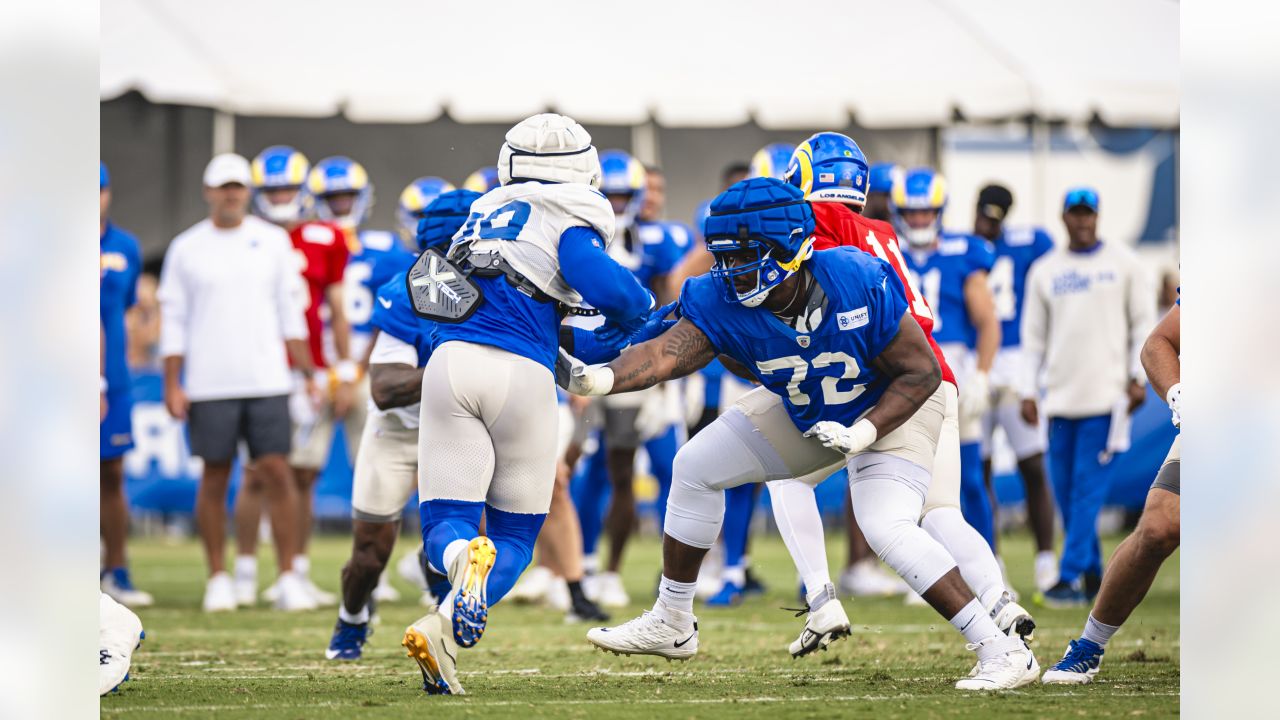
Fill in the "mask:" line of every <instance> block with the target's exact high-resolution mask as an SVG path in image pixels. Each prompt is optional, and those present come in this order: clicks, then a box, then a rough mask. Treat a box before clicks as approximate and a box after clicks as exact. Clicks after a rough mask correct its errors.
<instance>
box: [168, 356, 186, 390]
mask: <svg viewBox="0 0 1280 720" xmlns="http://www.w3.org/2000/svg"><path fill="white" fill-rule="evenodd" d="M181 385H182V356H181V355H166V356H165V358H164V386H165V387H179V386H181Z"/></svg>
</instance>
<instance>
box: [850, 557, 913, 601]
mask: <svg viewBox="0 0 1280 720" xmlns="http://www.w3.org/2000/svg"><path fill="white" fill-rule="evenodd" d="M910 590H911V588H910V587H909V586H908V585H907V583H906V582H904V581H903V580H902V578H900V577H898V576H897V575H893V574H891V573H889V572H886V571H885V569H884V568H883V567H881V566H880V562H879V561H878V560H876V559H875V558H867V559H866V560H860V561H858V562H856V563H854V564H853V565H850V566H849V567H848V568H847V569H846V570H845V571H844V572H843V573H841V574H840V592H842V593H845V594H847V595H852V596H854V597H890V596H893V595H904V594H906V593H907V592H909V591H910Z"/></svg>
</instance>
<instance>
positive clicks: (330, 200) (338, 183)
mask: <svg viewBox="0 0 1280 720" xmlns="http://www.w3.org/2000/svg"><path fill="white" fill-rule="evenodd" d="M307 189H308V190H309V191H310V192H311V194H312V196H314V197H315V198H316V199H317V200H318V201H319V202H317V203H316V216H317V217H319V218H320V219H321V220H329V221H332V222H336V223H341V224H343V225H346V226H348V227H353V228H354V227H359V226H361V225H363V224H364V223H365V221H366V220H368V219H369V213H370V212H371V211H372V210H373V184H372V183H370V182H369V173H368V172H366V171H365V169H364V166H363V165H361V164H360V163H358V162H356V161H355V160H352V159H351V158H349V157H343V156H341V155H334V156H332V157H327V158H325V159H323V160H321V161H320V162H318V163H316V165H315V167H313V168H311V175H310V176H309V177H308V178H307ZM339 196H341V197H343V198H345V197H347V196H350V197H351V203H350V205H346V203H345V202H342V201H337V199H338V197H339ZM335 201H337V202H336V203H335Z"/></svg>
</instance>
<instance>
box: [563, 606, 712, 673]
mask: <svg viewBox="0 0 1280 720" xmlns="http://www.w3.org/2000/svg"><path fill="white" fill-rule="evenodd" d="M668 617H672V618H675V619H673V620H672V621H671V622H668V620H667V618H668ZM587 642H590V643H591V644H592V645H595V646H596V647H598V648H600V649H601V650H606V651H608V652H611V653H613V654H615V655H657V656H658V657H664V658H667V659H668V660H688V659H689V658H691V657H693V656H694V655H696V654H697V653H698V618H697V617H695V616H694V615H693V613H686V612H680V611H678V610H672V609H670V608H667V607H666V606H664V605H663V604H662V601H661V600H659V601H658V604H656V605H654V606H653V610H645V611H644V612H643V613H641V614H640V617H638V618H636V619H634V620H628V621H627V622H625V623H623V624H621V625H617V626H615V627H611V628H599V627H598V628H592V629H591V630H590V631H588V632H587Z"/></svg>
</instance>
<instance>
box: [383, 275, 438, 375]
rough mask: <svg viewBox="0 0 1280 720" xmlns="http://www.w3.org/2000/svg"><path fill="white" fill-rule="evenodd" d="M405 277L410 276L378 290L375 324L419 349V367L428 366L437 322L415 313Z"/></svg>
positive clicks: (400, 278) (401, 277)
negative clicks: (433, 332) (433, 331)
mask: <svg viewBox="0 0 1280 720" xmlns="http://www.w3.org/2000/svg"><path fill="white" fill-rule="evenodd" d="M405 275H407V273H404V272H401V273H397V274H396V275H395V276H393V277H392V278H391V279H390V280H388V281H387V282H386V284H385V285H383V286H382V287H380V288H378V295H377V305H376V306H375V307H374V308H373V319H372V320H371V323H372V324H373V326H374V327H376V328H378V330H379V331H381V332H384V333H386V334H388V335H390V336H391V337H394V338H396V339H397V340H400V341H402V342H405V343H408V344H409V345H412V346H414V347H415V348H417V349H418V367H426V366H427V358H429V357H431V347H432V345H431V339H432V330H433V329H434V328H435V323H433V322H431V321H430V320H427V319H426V318H421V317H418V315H417V313H415V312H414V311H413V301H412V300H410V299H409V287H408V284H407V283H406V282H405Z"/></svg>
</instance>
